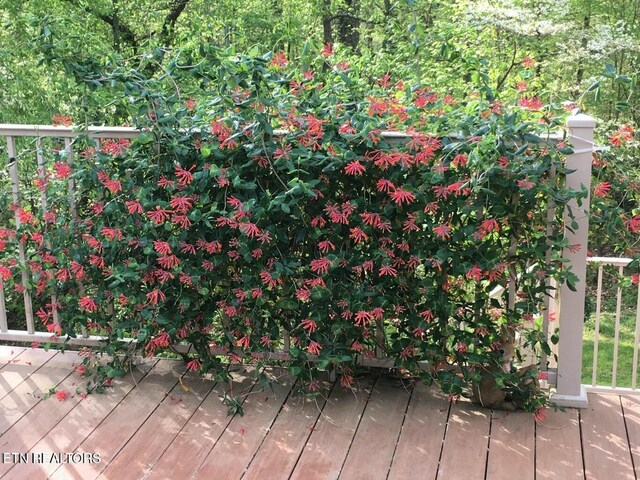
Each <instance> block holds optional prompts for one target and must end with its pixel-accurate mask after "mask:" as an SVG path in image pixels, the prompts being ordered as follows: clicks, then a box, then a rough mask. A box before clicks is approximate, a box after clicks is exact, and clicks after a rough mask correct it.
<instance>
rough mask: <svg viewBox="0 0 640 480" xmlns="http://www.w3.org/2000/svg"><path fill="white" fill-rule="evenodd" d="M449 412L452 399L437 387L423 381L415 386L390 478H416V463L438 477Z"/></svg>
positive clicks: (426, 476) (424, 470)
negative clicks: (429, 385)
mask: <svg viewBox="0 0 640 480" xmlns="http://www.w3.org/2000/svg"><path fill="white" fill-rule="evenodd" d="M448 416H449V402H448V401H447V399H446V398H445V396H444V395H443V394H440V393H438V392H437V389H436V388H432V387H427V386H425V385H424V384H422V383H418V384H417V385H416V386H415V387H414V391H413V394H412V395H411V401H410V403H409V409H408V410H407V416H406V418H405V420H404V425H403V427H402V432H401V433H400V439H399V441H398V446H397V447H396V452H395V455H394V456H393V462H392V464H391V471H390V472H389V480H404V479H407V478H412V477H413V476H415V474H416V465H420V472H421V473H420V474H421V475H423V476H424V478H429V479H432V478H435V476H436V472H437V471H438V462H439V460H440V452H441V450H442V439H443V438H444V432H445V428H446V427H447V417H448Z"/></svg>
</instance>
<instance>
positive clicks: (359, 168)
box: [344, 160, 367, 175]
mask: <svg viewBox="0 0 640 480" xmlns="http://www.w3.org/2000/svg"><path fill="white" fill-rule="evenodd" d="M366 171H367V168H366V167H365V166H364V165H362V164H361V163H360V162H359V161H358V160H354V161H353V162H351V163H349V164H347V166H346V167H344V172H345V173H346V174H347V175H362V174H363V173H364V172H366Z"/></svg>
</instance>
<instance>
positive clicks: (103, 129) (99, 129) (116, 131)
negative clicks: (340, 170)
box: [0, 123, 565, 143]
mask: <svg viewBox="0 0 640 480" xmlns="http://www.w3.org/2000/svg"><path fill="white" fill-rule="evenodd" d="M85 133H86V134H88V135H89V136H91V137H94V138H136V137H137V136H139V135H140V133H141V130H140V129H139V128H136V127H112V126H90V127H80V126H68V127H65V126H62V125H59V126H57V125H26V124H25V125H21V124H12V123H0V136H5V137H67V138H74V137H77V136H79V135H83V134H85ZM274 133H275V134H276V135H279V134H280V135H282V134H284V133H285V130H275V131H274ZM381 135H382V136H383V137H384V138H387V139H389V140H396V139H397V140H402V139H404V138H409V137H411V134H410V133H406V132H399V131H389V130H385V131H382V132H381ZM452 138H454V137H452ZM563 138H565V134H564V133H563V132H554V133H549V134H548V135H547V136H546V140H547V141H549V142H552V143H556V142H558V141H560V140H562V139H563Z"/></svg>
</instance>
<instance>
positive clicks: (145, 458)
mask: <svg viewBox="0 0 640 480" xmlns="http://www.w3.org/2000/svg"><path fill="white" fill-rule="evenodd" d="M183 382H184V385H185V386H186V385H188V387H187V388H188V389H189V391H188V392H185V391H184V389H183V387H182V385H180V384H178V385H176V386H175V387H173V390H171V392H170V393H169V395H167V396H166V397H165V398H164V399H163V400H162V401H161V402H160V405H158V408H156V410H155V411H154V412H153V413H152V414H151V415H150V416H149V417H148V418H147V420H146V421H145V422H144V424H143V425H142V426H141V427H140V428H139V429H138V431H137V432H136V433H135V435H134V436H133V437H131V439H130V440H129V442H127V444H126V445H125V447H124V448H123V449H122V450H120V452H118V454H116V456H115V457H114V458H113V460H112V461H111V463H110V464H109V466H108V467H107V468H106V469H105V470H104V471H103V472H102V474H101V475H100V477H98V478H101V479H105V480H106V479H114V480H116V479H120V478H126V477H127V476H129V477H131V478H134V477H135V478H143V477H144V476H145V475H146V474H147V473H149V470H151V467H153V465H155V463H156V462H157V461H158V459H159V458H160V457H161V456H162V454H163V453H164V451H165V450H166V449H167V447H168V446H169V445H170V444H171V442H173V440H174V439H175V437H176V435H177V434H178V432H180V430H181V429H182V427H183V426H184V425H185V424H186V423H187V421H188V420H189V418H191V416H192V415H193V413H194V412H195V411H196V409H197V408H198V407H199V406H200V404H201V403H202V401H203V400H204V399H205V398H206V396H207V395H208V394H209V392H210V391H211V389H212V388H213V385H214V382H213V381H211V380H204V379H202V378H198V376H197V374H190V375H187V376H185V377H184V378H183Z"/></svg>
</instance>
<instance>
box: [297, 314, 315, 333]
mask: <svg viewBox="0 0 640 480" xmlns="http://www.w3.org/2000/svg"><path fill="white" fill-rule="evenodd" d="M300 324H301V325H302V328H303V329H304V330H306V331H307V332H308V333H309V334H312V333H313V332H315V331H316V329H317V328H318V324H317V323H316V322H315V321H314V320H313V319H311V318H305V319H304V320H302V322H300Z"/></svg>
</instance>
